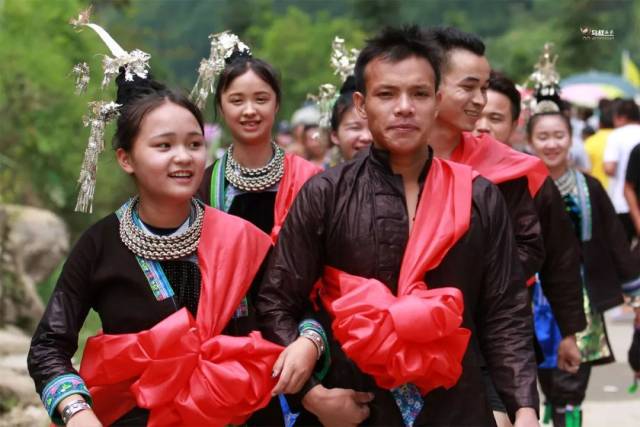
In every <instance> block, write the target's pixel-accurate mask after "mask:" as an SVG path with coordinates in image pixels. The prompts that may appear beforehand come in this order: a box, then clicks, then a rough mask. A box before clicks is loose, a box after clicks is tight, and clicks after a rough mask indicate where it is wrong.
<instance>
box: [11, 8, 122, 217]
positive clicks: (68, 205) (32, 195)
mask: <svg viewBox="0 0 640 427" xmlns="http://www.w3.org/2000/svg"><path fill="white" fill-rule="evenodd" d="M83 7H86V5H84V4H83V2H80V1H78V0H58V1H55V2H35V1H20V0H6V1H5V2H4V3H3V8H2V15H1V16H0V28H1V29H2V30H1V32H0V57H2V58H3V63H2V72H1V73H0V114H1V115H2V120H1V121H0V152H2V154H3V158H5V159H7V161H5V162H4V163H0V188H1V189H2V193H1V194H0V201H1V202H12V203H25V204H30V205H36V206H44V207H47V208H49V209H53V210H55V211H57V212H58V213H61V214H63V216H64V217H65V219H67V220H68V221H69V222H71V223H72V224H76V225H78V226H80V227H82V226H84V225H86V223H87V222H88V221H90V220H91V218H89V217H88V216H80V215H73V214H72V213H71V212H72V209H73V207H74V205H75V195H76V180H77V177H78V172H79V169H80V163H81V160H82V156H83V154H84V147H85V146H86V141H87V138H88V135H89V131H88V129H86V128H84V127H83V124H82V116H83V115H84V114H85V113H86V103H87V101H88V100H90V99H98V98H100V97H107V98H108V97H112V96H113V92H106V93H104V94H102V93H100V92H99V89H98V88H99V81H100V79H101V73H100V72H99V70H101V66H100V59H101V58H100V57H99V56H96V54H97V53H106V48H105V47H104V45H103V44H102V42H101V41H99V39H98V38H97V36H95V34H93V33H92V32H91V31H83V32H81V33H78V32H76V31H75V30H74V29H73V28H72V27H71V25H69V24H68V20H69V18H71V17H72V16H74V15H76V14H77V13H78V11H79V10H81V9H82V8H83ZM81 61H86V62H87V63H89V65H90V67H91V69H92V78H93V80H97V81H94V82H92V85H91V86H92V89H91V90H90V92H89V93H88V94H86V95H83V96H76V95H74V84H73V83H74V81H73V75H72V73H71V69H72V68H73V66H74V65H75V64H76V63H78V62H81ZM110 133H111V129H108V130H107V135H110ZM108 142H109V140H107V144H108ZM109 151H110V150H107V151H106V153H105V154H104V155H103V157H105V158H106V157H113V154H112V153H111V152H109ZM116 169H117V167H116V165H115V164H114V162H101V164H100V167H99V184H98V193H97V194H98V197H97V200H96V210H97V211H98V214H100V213H101V212H102V213H103V212H104V211H105V209H107V210H111V209H112V208H113V198H114V197H115V196H120V197H121V195H122V192H121V191H120V193H118V190H121V189H122V182H123V180H122V176H123V174H120V173H118V172H117V171H116ZM74 228H75V227H74Z"/></svg>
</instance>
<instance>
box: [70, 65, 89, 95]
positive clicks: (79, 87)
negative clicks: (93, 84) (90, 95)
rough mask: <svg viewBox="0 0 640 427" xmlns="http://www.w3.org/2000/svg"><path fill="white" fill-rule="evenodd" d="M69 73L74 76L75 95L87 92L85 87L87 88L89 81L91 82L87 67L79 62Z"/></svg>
mask: <svg viewBox="0 0 640 427" xmlns="http://www.w3.org/2000/svg"><path fill="white" fill-rule="evenodd" d="M71 72H72V73H73V74H75V76H76V82H75V86H76V95H80V94H83V93H85V92H86V91H87V86H89V81H90V80H91V77H90V74H89V65H88V64H87V63H86V62H81V63H79V64H76V65H74V67H73V69H72V70H71Z"/></svg>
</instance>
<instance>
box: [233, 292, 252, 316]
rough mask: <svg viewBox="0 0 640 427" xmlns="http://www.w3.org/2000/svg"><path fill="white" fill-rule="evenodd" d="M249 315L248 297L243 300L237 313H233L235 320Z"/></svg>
mask: <svg viewBox="0 0 640 427" xmlns="http://www.w3.org/2000/svg"><path fill="white" fill-rule="evenodd" d="M248 315H249V301H248V300H247V297H244V298H242V301H240V305H239V306H238V308H236V312H235V313H233V318H234V319H238V318H240V317H247V316H248Z"/></svg>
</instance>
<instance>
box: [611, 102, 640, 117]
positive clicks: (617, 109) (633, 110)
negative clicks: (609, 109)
mask: <svg viewBox="0 0 640 427" xmlns="http://www.w3.org/2000/svg"><path fill="white" fill-rule="evenodd" d="M613 115H614V117H624V118H626V119H627V120H629V121H631V122H637V121H640V109H638V104H636V103H635V101H634V100H633V99H621V100H619V101H617V102H616V103H615V106H614V111H613Z"/></svg>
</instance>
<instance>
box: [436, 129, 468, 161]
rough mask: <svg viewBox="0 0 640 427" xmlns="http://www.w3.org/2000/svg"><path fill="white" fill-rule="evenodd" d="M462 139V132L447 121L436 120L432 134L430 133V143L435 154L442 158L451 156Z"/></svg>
mask: <svg viewBox="0 0 640 427" xmlns="http://www.w3.org/2000/svg"><path fill="white" fill-rule="evenodd" d="M461 140H462V132H461V131H460V130H459V129H457V128H454V127H452V126H450V125H447V124H446V123H443V122H441V121H440V120H436V125H435V126H434V128H433V130H432V131H431V134H430V135H429V145H430V146H431V148H433V154H434V156H436V157H440V158H441V159H449V158H451V154H452V153H453V152H454V151H455V149H456V148H457V147H458V144H460V141H461Z"/></svg>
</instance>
